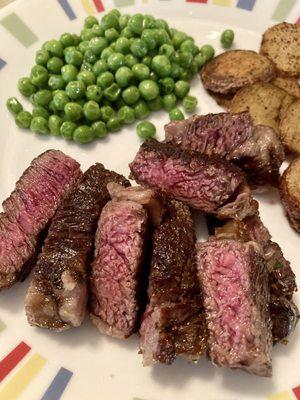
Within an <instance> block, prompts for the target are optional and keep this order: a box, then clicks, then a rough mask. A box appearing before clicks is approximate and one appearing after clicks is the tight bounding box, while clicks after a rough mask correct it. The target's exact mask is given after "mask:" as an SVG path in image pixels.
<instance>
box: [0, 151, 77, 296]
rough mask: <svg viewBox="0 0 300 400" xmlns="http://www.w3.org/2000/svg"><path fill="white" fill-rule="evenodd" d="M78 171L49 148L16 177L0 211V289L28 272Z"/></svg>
mask: <svg viewBox="0 0 300 400" xmlns="http://www.w3.org/2000/svg"><path fill="white" fill-rule="evenodd" d="M80 174H81V172H80V169H79V164H78V163H77V162H76V161H75V160H73V159H72V158H71V157H68V156H66V155H65V154H64V153H62V152H61V151H58V150H49V151H47V152H45V153H43V154H41V155H40V156H38V157H37V158H35V159H34V160H33V161H32V163H31V164H30V166H29V167H28V168H27V169H26V171H25V172H24V173H23V175H22V176H21V178H20V179H19V180H18V182H17V183H16V186H15V190H14V191H13V192H12V194H11V195H10V196H9V197H8V198H7V199H6V200H5V201H4V202H3V210H4V212H3V213H1V214H0V289H2V288H5V287H9V286H11V285H12V284H13V283H15V282H16V281H18V280H20V279H22V278H23V277H24V276H25V275H26V273H28V272H29V269H30V266H31V261H32V259H33V258H34V257H35V255H36V252H37V248H38V247H39V245H40V242H41V237H42V236H43V231H44V230H45V228H46V227H47V225H48V223H49V221H50V220H51V218H52V217H53V215H54V213H55V211H56V209H57V207H58V205H59V203H60V202H61V199H62V198H63V197H64V196H65V195H66V193H67V192H68V191H69V190H70V188H71V187H72V186H73V185H74V183H75V181H76V180H77V179H78V177H79V176H80Z"/></svg>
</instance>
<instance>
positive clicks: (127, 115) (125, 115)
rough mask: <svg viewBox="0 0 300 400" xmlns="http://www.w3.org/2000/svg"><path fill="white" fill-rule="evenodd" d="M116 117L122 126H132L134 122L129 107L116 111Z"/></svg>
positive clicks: (133, 116) (132, 110)
mask: <svg viewBox="0 0 300 400" xmlns="http://www.w3.org/2000/svg"><path fill="white" fill-rule="evenodd" d="M118 117H119V118H120V120H121V121H122V122H123V124H128V125H130V124H133V122H134V120H135V114H134V109H133V108H131V107H129V106H123V107H121V108H120V109H119V111H118Z"/></svg>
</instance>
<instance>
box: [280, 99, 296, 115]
mask: <svg viewBox="0 0 300 400" xmlns="http://www.w3.org/2000/svg"><path fill="white" fill-rule="evenodd" d="M295 100H296V97H294V96H291V95H290V94H288V93H287V95H286V96H285V97H284V98H283V100H282V103H281V107H280V110H279V120H280V121H281V120H282V118H283V117H284V115H285V113H286V111H287V109H288V108H289V106H290V105H291V104H292V103H294V101H295Z"/></svg>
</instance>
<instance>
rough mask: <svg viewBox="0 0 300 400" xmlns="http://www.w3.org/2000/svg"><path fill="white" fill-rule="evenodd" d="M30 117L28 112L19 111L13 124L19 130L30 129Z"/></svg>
mask: <svg viewBox="0 0 300 400" xmlns="http://www.w3.org/2000/svg"><path fill="white" fill-rule="evenodd" d="M31 120H32V115H31V114H30V112H28V111H23V110H22V111H20V112H19V113H18V115H17V116H16V118H15V123H16V125H17V126H18V127H19V128H22V129H28V128H29V127H30V124H31Z"/></svg>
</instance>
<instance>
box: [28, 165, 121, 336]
mask: <svg viewBox="0 0 300 400" xmlns="http://www.w3.org/2000/svg"><path fill="white" fill-rule="evenodd" d="M110 181H116V182H118V183H122V184H124V185H129V182H128V181H127V180H126V179H125V178H123V177H122V176H121V175H118V174H116V173H115V172H110V171H108V170H106V169H105V168H104V167H103V165H102V164H95V165H93V166H92V167H90V168H89V169H88V170H87V171H86V172H85V173H84V174H83V175H82V176H81V178H80V179H79V180H78V181H77V183H76V185H74V186H73V188H72V189H71V190H70V192H69V193H68V195H67V196H66V197H65V198H64V200H63V201H62V203H61V204H60V206H59V207H58V210H57V212H56V214H55V216H54V218H53V220H52V224H51V226H50V228H49V232H48V236H47V238H46V240H45V244H44V246H43V249H42V253H41V254H40V255H39V257H38V261H37V265H36V269H35V273H34V276H33V278H32V281H31V283H30V286H29V289H28V292H27V296H26V300H25V307H26V314H27V319H28V322H29V323H30V325H35V326H39V327H41V328H48V329H54V330H57V331H61V330H64V329H68V328H70V327H72V326H75V327H76V326H80V325H81V323H82V321H83V318H84V315H85V310H86V303H87V268H88V266H89V263H90V260H91V255H92V250H93V242H94V235H95V231H96V227H97V221H98V218H99V215H100V212H101V210H102V208H103V206H104V205H105V204H106V203H107V201H108V200H109V193H108V191H107V188H106V185H107V183H108V182H110Z"/></svg>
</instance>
